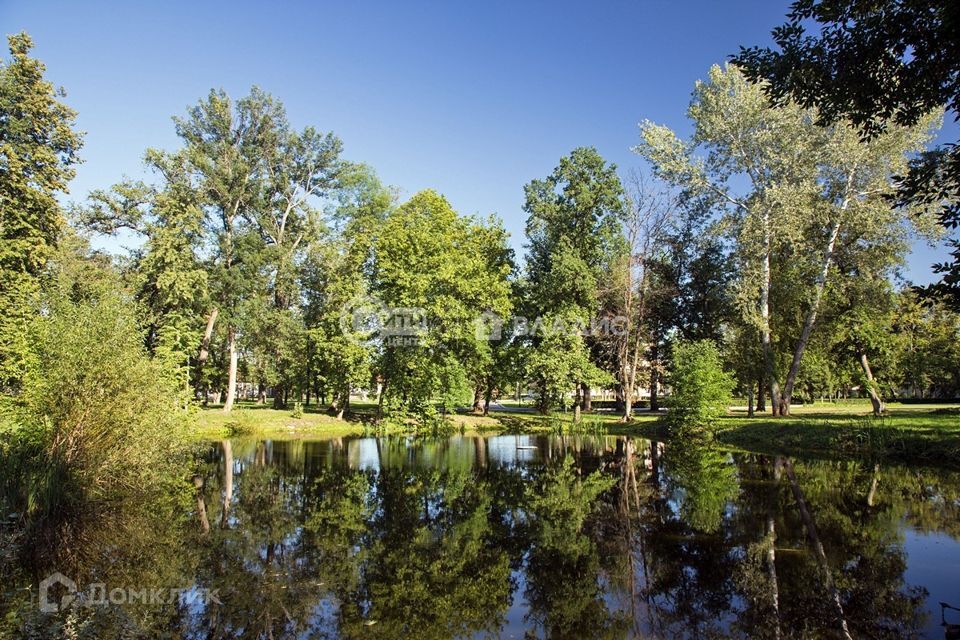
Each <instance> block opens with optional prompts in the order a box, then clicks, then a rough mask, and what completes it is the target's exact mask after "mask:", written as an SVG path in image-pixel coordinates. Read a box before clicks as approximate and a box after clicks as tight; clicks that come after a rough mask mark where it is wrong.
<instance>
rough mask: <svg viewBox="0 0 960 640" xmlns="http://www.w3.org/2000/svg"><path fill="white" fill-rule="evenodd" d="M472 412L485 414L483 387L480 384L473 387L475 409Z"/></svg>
mask: <svg viewBox="0 0 960 640" xmlns="http://www.w3.org/2000/svg"><path fill="white" fill-rule="evenodd" d="M471 411H473V412H474V413H483V385H480V384H478V385H475V386H474V387H473V407H472V409H471Z"/></svg>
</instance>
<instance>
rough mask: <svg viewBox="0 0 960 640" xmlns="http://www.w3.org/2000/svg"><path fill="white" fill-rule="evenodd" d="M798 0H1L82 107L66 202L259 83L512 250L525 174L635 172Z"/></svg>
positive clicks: (918, 266)
mask: <svg viewBox="0 0 960 640" xmlns="http://www.w3.org/2000/svg"><path fill="white" fill-rule="evenodd" d="M787 5H788V2H787V1H782V2H781V1H779V0H754V1H752V2H748V1H734V2H729V1H727V2H717V1H706V0H704V1H701V2H677V1H673V2H661V1H659V0H635V1H633V2H626V1H612V0H611V1H602V0H600V1H595V2H590V1H587V0H582V1H581V2H539V1H530V2H520V1H515V2H475V3H470V4H468V3H466V2H454V1H452V0H451V1H448V2H441V1H440V0H437V1H435V2H372V1H366V0H359V1H356V2H349V1H347V0H340V1H338V2H316V3H307V2H273V3H264V4H262V5H258V4H255V3H252V2H243V1H235V2H229V3H228V2H222V3H214V2H199V1H194V2H190V3H177V2H158V3H149V2H131V1H126V2H82V3H81V2H46V1H43V0H32V1H13V0H4V1H3V2H0V25H3V31H4V33H12V32H15V31H19V30H21V29H25V30H27V31H28V32H29V33H30V34H31V35H32V36H33V37H34V39H35V41H36V48H35V50H34V53H35V55H36V56H37V57H39V58H40V59H42V60H43V61H44V62H46V63H47V66H48V75H49V77H50V78H51V79H52V80H53V81H54V82H55V83H57V84H59V85H62V86H64V87H65V88H66V90H67V102H68V103H69V104H70V105H71V106H72V107H74V108H75V109H76V110H77V111H78V112H79V126H80V128H81V129H83V130H84V131H86V132H87V136H86V144H85V147H84V149H83V153H82V155H83V158H84V160H85V162H84V164H83V165H81V166H80V167H79V170H78V172H77V178H76V179H75V181H74V182H73V185H72V197H73V198H76V199H80V198H82V197H84V196H85V194H86V193H87V192H88V191H90V190H91V189H95V188H101V187H107V186H109V185H110V184H112V183H113V182H116V181H117V180H118V179H120V178H121V177H122V176H123V175H130V176H134V177H139V176H141V175H142V164H141V158H142V154H143V151H144V149H146V148H147V147H150V146H154V147H161V148H173V147H175V146H176V145H177V140H176V136H175V135H174V132H173V125H172V123H171V120H170V118H171V116H173V115H180V114H182V113H183V112H184V111H185V109H186V108H187V107H188V106H189V105H191V104H194V103H195V102H196V101H197V100H198V99H199V98H200V97H202V96H203V95H205V94H206V93H207V92H208V91H209V90H210V89H211V88H212V87H223V88H224V89H226V90H227V91H228V92H229V93H230V94H231V95H234V96H237V97H239V96H241V95H243V94H245V93H246V92H247V90H248V89H249V87H250V86H251V85H254V84H256V85H259V86H261V87H263V88H264V89H266V90H267V91H270V92H271V93H273V94H274V95H276V96H277V97H278V98H280V99H281V100H282V101H283V102H284V104H285V105H286V107H287V111H288V114H289V116H290V119H291V121H292V122H293V123H294V124H295V125H296V126H303V125H306V124H312V125H314V126H316V127H318V128H319V129H322V130H329V131H334V132H335V133H336V134H337V135H339V136H340V137H341V138H342V139H343V141H344V147H345V155H346V157H347V158H349V159H351V160H357V161H363V162H367V163H369V164H371V165H372V166H373V167H374V168H375V169H376V170H377V172H378V173H379V174H380V176H381V178H382V179H383V181H384V182H386V183H387V184H391V185H395V186H396V187H398V188H400V189H401V193H402V195H403V196H409V195H412V194H413V193H415V192H417V191H418V190H420V189H424V188H428V187H429V188H434V189H437V190H438V191H440V192H441V193H443V194H444V195H446V196H447V197H448V198H449V200H450V201H451V203H452V204H453V205H454V207H455V208H456V209H457V210H458V211H460V212H462V213H480V214H487V213H496V214H498V215H499V216H500V217H501V218H503V219H504V221H505V224H506V226H507V228H508V230H510V231H511V233H512V234H513V244H514V246H515V247H516V248H517V249H518V251H520V249H521V247H522V243H523V221H524V217H525V216H524V213H523V211H522V209H521V207H522V204H523V185H524V184H525V183H526V182H528V181H529V180H531V179H532V178H537V177H543V176H545V175H547V174H548V173H549V172H550V171H551V170H552V168H553V167H554V166H555V165H556V164H557V161H558V160H559V158H560V157H561V156H562V155H564V154H566V153H568V152H569V151H570V150H571V149H573V148H574V147H576V146H580V145H592V146H595V147H597V148H598V149H599V151H600V153H601V154H602V155H603V156H604V157H605V158H607V159H608V160H610V161H612V162H615V163H616V164H617V165H618V167H619V168H620V170H621V171H622V172H624V171H626V170H628V169H630V168H631V167H640V166H641V161H640V158H639V157H638V156H636V155H634V154H633V153H631V152H630V147H631V146H632V145H634V144H636V141H637V137H638V132H637V131H638V130H637V123H638V122H640V121H641V120H643V119H650V120H653V121H656V122H660V123H663V124H666V125H668V126H670V127H672V128H674V129H675V130H677V131H679V132H680V133H681V134H682V135H685V134H687V133H688V132H689V130H690V127H689V123H688V122H687V120H686V115H685V114H686V107H687V104H688V102H689V97H690V92H691V90H692V88H693V83H694V81H695V80H697V79H698V78H702V77H704V76H705V75H706V72H707V69H708V68H709V67H710V65H711V64H713V63H718V62H722V61H723V60H724V59H725V58H726V56H727V55H728V54H731V53H734V52H736V50H737V48H738V45H740V44H767V43H769V32H770V29H771V28H772V27H774V26H775V25H777V24H780V23H781V22H782V19H783V16H784V14H785V13H786V10H787V9H786V8H787ZM957 131H958V128H957V127H956V125H954V124H952V123H951V124H950V125H948V128H947V130H946V132H945V133H944V136H943V137H945V138H946V139H951V138H952V139H956V138H957ZM943 254H944V252H943V251H942V250H931V249H929V248H926V247H924V246H923V245H922V244H918V245H917V246H916V247H915V251H914V254H913V255H912V256H911V259H910V267H909V269H908V271H907V276H908V277H910V278H911V279H912V280H914V281H916V282H926V281H928V280H929V279H930V277H931V276H930V273H929V265H930V263H931V262H933V261H934V260H935V259H938V258H940V257H941V256H942V255H943Z"/></svg>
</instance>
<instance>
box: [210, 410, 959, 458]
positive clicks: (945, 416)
mask: <svg viewBox="0 0 960 640" xmlns="http://www.w3.org/2000/svg"><path fill="white" fill-rule="evenodd" d="M504 406H507V405H504ZM375 412H376V406H375V405H374V404H372V403H354V404H353V405H352V406H351V412H350V414H349V415H348V416H347V419H345V420H338V419H337V418H335V417H333V416H330V415H327V414H326V413H323V412H320V411H318V410H317V408H316V407H308V408H306V409H305V410H304V414H303V417H302V418H299V419H296V418H293V416H292V412H291V411H290V410H276V409H272V408H269V407H268V406H263V405H256V404H253V403H246V402H244V403H240V404H239V405H238V407H237V410H235V411H234V412H233V413H231V414H224V413H223V412H222V411H221V410H220V408H219V407H210V408H207V409H202V410H200V411H199V413H198V419H197V430H196V434H197V437H198V438H204V439H210V438H223V437H227V436H229V435H230V434H231V433H238V434H245V435H257V436H261V437H307V436H309V437H329V436H343V435H350V434H359V433H363V431H364V429H365V425H368V424H370V423H371V421H372V419H373V417H374V414H375ZM661 415H662V414H660V415H657V414H650V413H647V412H643V411H641V412H639V413H637V414H636V416H635V418H634V420H633V421H632V422H630V423H629V424H623V423H622V422H620V419H619V416H617V415H616V414H613V413H606V412H603V413H589V414H587V413H585V414H583V422H582V423H581V424H580V425H579V426H576V425H574V424H573V413H572V412H565V413H564V412H558V413H554V414H553V415H551V416H540V415H537V414H535V413H532V412H516V411H492V412H491V413H490V415H489V416H476V415H472V414H468V413H460V414H456V415H451V416H448V420H449V421H450V422H451V424H452V425H453V426H454V427H455V428H457V427H459V428H460V429H462V430H465V431H471V432H488V433H503V432H507V433H517V432H523V433H537V432H543V433H556V432H559V431H563V432H571V431H600V432H604V433H612V434H628V435H640V436H644V437H650V438H666V437H667V434H666V432H665V428H664V425H663V422H662V421H661V420H660V417H661ZM717 440H718V441H719V442H720V443H721V444H723V445H725V446H728V447H731V448H736V449H743V450H749V451H757V452H764V453H771V454H774V453H775V454H790V455H806V456H815V457H826V458H850V457H864V456H865V457H873V458H878V459H885V460H893V461H902V462H915V463H922V464H932V465H938V466H943V465H946V466H952V467H953V466H956V467H960V405H940V404H938V405H934V404H898V403H892V404H890V405H888V412H887V415H885V416H883V417H882V418H874V417H872V416H871V415H870V405H869V403H868V402H865V401H847V402H839V403H823V404H814V405H806V406H802V405H801V406H796V407H793V408H792V415H791V416H789V417H786V418H772V417H771V416H770V415H769V414H766V415H764V414H758V415H757V416H756V417H754V418H748V417H747V416H746V411H745V410H741V409H733V410H731V412H730V414H729V415H728V416H726V417H725V418H723V419H722V420H721V421H720V425H719V428H718V432H717Z"/></svg>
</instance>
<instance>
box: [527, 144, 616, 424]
mask: <svg viewBox="0 0 960 640" xmlns="http://www.w3.org/2000/svg"><path fill="white" fill-rule="evenodd" d="M525 193H526V202H525V204H524V210H525V211H526V212H527V214H528V217H527V224H526V234H527V239H528V241H529V244H530V249H529V253H528V256H527V279H526V281H525V283H524V287H523V298H524V299H523V307H524V309H523V310H524V312H525V313H526V314H527V315H528V316H530V320H531V322H537V321H539V324H540V325H541V326H543V327H545V328H546V331H543V332H539V335H533V336H530V337H529V338H528V341H529V342H531V343H532V346H533V349H532V351H531V353H530V355H529V357H528V359H527V362H526V364H527V372H528V374H529V375H530V376H531V377H532V378H533V379H534V381H535V382H536V384H537V386H538V387H539V389H540V401H539V404H540V410H541V411H542V412H544V413H546V412H549V411H550V409H551V407H553V406H555V405H557V404H558V403H563V400H564V397H565V395H566V394H567V393H569V392H570V391H572V390H573V389H574V387H576V386H577V385H578V384H585V385H591V384H597V383H600V382H601V381H604V382H609V381H610V377H609V376H607V375H604V373H603V372H602V371H601V370H600V369H599V368H598V367H597V366H595V364H594V363H593V362H592V358H591V357H590V346H591V345H590V342H592V341H588V340H585V339H584V336H583V335H581V332H579V331H577V330H570V327H579V326H589V323H590V320H591V319H592V318H594V317H596V316H597V315H598V314H599V311H600V309H599V305H600V289H601V282H602V280H603V279H604V278H605V277H607V273H608V271H609V269H610V267H611V266H612V265H613V264H614V263H616V262H617V260H618V258H619V256H620V255H621V254H622V252H623V251H624V249H625V242H624V239H623V233H622V230H621V227H620V217H621V215H622V212H623V206H624V205H623V196H624V193H623V186H622V185H621V183H620V178H619V177H618V176H617V173H616V166H615V165H612V164H611V165H608V164H607V163H606V161H604V159H603V158H602V157H601V156H600V154H599V153H597V151H596V149H593V148H587V147H580V148H577V149H574V150H573V151H572V152H571V153H570V155H568V156H564V157H563V158H561V159H560V164H559V165H557V167H556V168H555V169H554V170H553V172H552V173H551V174H550V175H549V176H548V177H547V178H545V179H542V180H533V181H531V182H530V183H528V184H527V185H526V187H525ZM561 325H562V326H565V327H568V329H560V330H553V328H554V327H558V326H561Z"/></svg>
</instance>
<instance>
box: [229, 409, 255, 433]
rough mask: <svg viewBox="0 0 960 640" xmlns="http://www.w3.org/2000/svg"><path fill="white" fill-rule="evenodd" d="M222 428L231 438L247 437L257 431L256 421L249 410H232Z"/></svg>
mask: <svg viewBox="0 0 960 640" xmlns="http://www.w3.org/2000/svg"><path fill="white" fill-rule="evenodd" d="M223 426H224V427H226V429H227V431H228V432H229V433H230V435H231V436H249V435H251V434H253V433H255V432H256V431H257V419H256V418H255V417H254V415H253V412H252V411H250V410H249V409H234V410H233V411H231V412H230V419H229V420H227V421H226V422H225V423H224V424H223Z"/></svg>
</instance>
